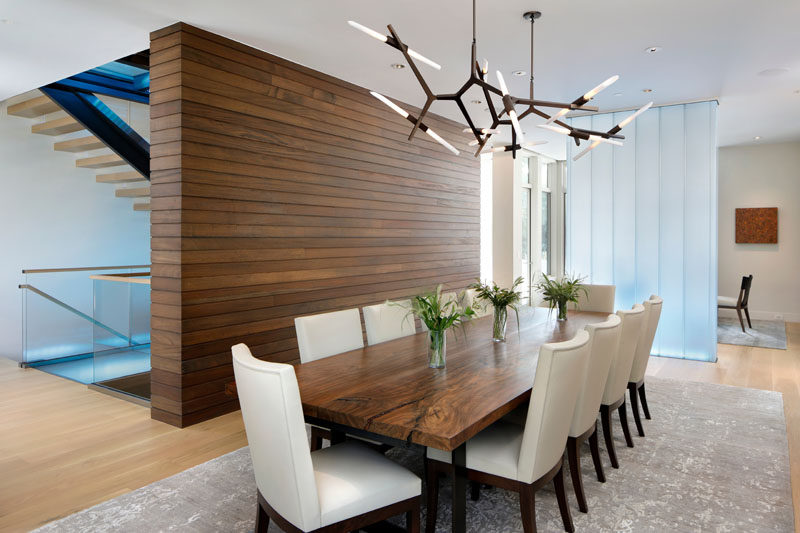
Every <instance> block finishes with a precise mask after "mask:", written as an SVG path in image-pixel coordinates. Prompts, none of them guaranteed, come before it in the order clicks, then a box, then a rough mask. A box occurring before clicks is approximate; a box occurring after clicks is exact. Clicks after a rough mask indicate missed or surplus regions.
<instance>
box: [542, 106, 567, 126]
mask: <svg viewBox="0 0 800 533" xmlns="http://www.w3.org/2000/svg"><path fill="white" fill-rule="evenodd" d="M567 113H569V109H567V108H566V107H565V108H564V109H562V110H561V111H559V112H558V113H556V114H555V115H553V116H552V117H550V118H548V119H547V122H545V124H552V123H553V122H555V121H556V120H558V119H560V118H561V117H563V116H564V115H566V114H567Z"/></svg>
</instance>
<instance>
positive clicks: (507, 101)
mask: <svg viewBox="0 0 800 533" xmlns="http://www.w3.org/2000/svg"><path fill="white" fill-rule="evenodd" d="M541 16H542V14H541V13H540V12H539V11H528V12H526V13H524V14H523V17H524V18H525V19H526V20H529V21H530V23H531V65H530V81H529V85H530V90H529V95H528V98H517V97H515V96H512V95H511V94H509V92H508V87H507V86H506V82H505V80H504V79H503V75H502V74H501V73H500V71H499V70H498V71H497V72H496V75H497V82H498V84H499V88H498V87H495V86H494V85H492V84H490V83H489V82H488V81H487V75H488V73H489V64H488V61H487V60H485V59H484V61H483V65H479V64H478V60H477V41H476V38H475V29H476V15H475V0H472V58H471V61H470V73H469V78H467V81H466V82H465V83H464V84H463V85H462V86H461V88H460V89H458V91H456V92H454V93H442V94H435V93H434V92H433V91H431V89H430V87H429V86H428V84H427V83H426V82H425V78H423V77H422V74H421V73H420V71H419V69H418V68H417V65H416V63H415V62H414V60H415V59H416V60H417V61H420V62H422V63H425V64H426V65H428V66H430V67H432V68H435V69H437V70H440V69H441V68H442V67H441V66H440V65H439V64H438V63H436V62H435V61H432V60H431V59H428V58H427V57H425V56H423V55H422V54H420V53H419V52H417V51H415V50H413V49H411V48H409V47H408V45H406V44H405V43H404V42H403V41H402V40H401V39H400V37H399V36H398V35H397V32H396V31H395V29H394V28H393V27H392V25H391V24H389V25H388V26H387V28H388V29H389V35H384V34H383V33H380V32H377V31H375V30H372V29H370V28H367V27H366V26H363V25H361V24H359V23H358V22H354V21H352V20H350V21H348V24H350V26H352V27H353V28H355V29H357V30H359V31H362V32H364V33H366V34H367V35H369V36H370V37H374V38H375V39H377V40H379V41H381V42H384V43H386V44H388V45H389V46H391V47H393V48H396V49H397V50H399V51H400V52H401V53H402V54H403V57H404V58H405V60H406V62H407V63H408V66H409V67H410V68H411V71H412V72H413V73H414V76H415V77H416V78H417V81H418V82H419V84H420V86H421V87H422V90H423V91H424V92H425V96H426V99H425V104H424V105H423V106H422V110H421V111H420V114H419V116H418V117H415V116H413V115H411V114H410V113H408V112H407V111H405V110H404V109H403V108H401V107H400V106H398V105H397V104H395V103H394V102H392V101H391V100H389V99H388V98H386V97H385V96H383V95H382V94H380V93H377V92H374V91H372V92H371V94H372V95H373V96H374V97H375V98H377V99H378V100H380V101H381V102H383V103H384V104H386V105H387V106H389V107H390V108H392V109H393V110H394V111H396V112H397V113H399V114H400V115H401V116H403V117H404V118H406V119H407V120H408V121H409V122H411V123H412V124H413V127H412V128H411V133H410V134H409V136H408V140H412V139H413V138H414V136H415V135H416V133H417V131H418V130H422V131H423V132H425V133H426V134H428V135H429V136H430V137H431V138H433V139H434V140H436V141H437V142H438V143H439V144H441V145H442V146H444V147H445V148H447V149H448V150H450V151H451V152H453V153H454V154H456V155H458V154H459V151H458V150H457V149H456V148H455V147H454V146H453V145H452V144H450V143H449V142H447V141H446V140H444V139H443V138H442V137H441V136H440V135H439V134H437V133H436V132H435V131H433V130H432V129H431V128H430V127H429V126H427V125H426V124H425V123H424V122H423V119H424V118H425V116H426V115H427V114H428V111H429V110H430V107H431V105H432V104H433V103H434V102H435V101H437V100H444V101H448V100H449V101H453V102H455V103H456V105H457V106H458V108H459V110H460V111H461V114H462V115H463V116H464V120H465V121H466V123H467V125H468V126H469V127H468V128H466V129H465V130H464V132H465V133H472V134H473V135H474V137H475V139H474V140H472V141H470V143H469V144H470V146H477V150H476V152H475V157H477V156H478V155H480V153H481V152H482V151H483V149H484V148H485V147H486V143H487V142H488V141H489V139H490V138H491V137H492V135H496V134H497V133H499V132H500V130H499V129H498V128H499V127H500V126H511V127H512V129H511V144H510V145H508V146H498V147H495V148H493V149H492V151H494V152H501V151H510V152H512V155H514V156H516V151H517V150H519V149H521V148H523V147H529V146H534V145H537V144H542V143H544V142H547V141H537V142H529V143H526V142H525V136H524V133H523V131H522V126H521V125H520V121H521V120H522V119H524V118H525V117H527V116H528V115H531V114H533V115H537V116H539V117H541V118H543V119H545V123H544V124H538V126H539V127H540V128H545V129H548V130H551V131H554V132H556V133H561V134H563V135H567V136H569V137H572V138H573V140H574V141H575V144H576V145H580V143H581V141H591V142H590V144H589V146H588V147H587V148H585V149H584V150H583V151H582V152H580V153H579V154H577V155H576V156H575V157H574V158H573V159H576V160H577V159H579V158H580V157H583V156H584V155H585V154H586V153H587V152H589V151H590V150H592V149H594V148H595V147H597V146H599V145H600V144H601V143H607V144H613V145H617V146H621V145H622V140H623V139H625V136H624V135H621V134H620V133H619V132H620V130H622V128H624V127H625V126H626V125H628V124H630V123H631V122H632V121H633V119H635V118H636V117H637V116H639V115H640V114H641V113H643V112H644V111H646V110H647V109H648V108H650V106H651V105H653V102H650V103H648V104H647V105H645V106H644V107H642V108H641V109H639V110H638V111H636V112H635V113H633V114H632V115H630V116H628V117H627V118H626V119H625V120H623V121H622V122H620V123H619V124H617V125H616V126H614V127H613V128H611V129H610V130H608V131H593V130H587V129H583V128H576V127H573V126H571V125H569V124H567V123H565V122H562V121H561V120H560V119H561V118H562V117H563V116H564V115H566V114H567V113H569V112H570V111H572V110H583V111H598V108H597V107H594V106H589V105H587V104H588V103H589V102H590V101H591V100H592V99H593V98H594V97H595V96H596V95H597V94H598V93H599V92H600V91H602V90H603V89H605V88H607V87H608V86H609V85H611V84H612V83H614V82H615V81H617V79H619V76H612V77H610V78H608V79H607V80H606V81H604V82H603V83H601V84H600V85H598V86H597V87H595V88H593V89H592V90H590V91H588V92H586V93H584V94H583V95H581V96H580V97H578V98H576V99H575V100H573V101H572V102H570V103H563V102H551V101H547V100H537V99H535V98H534V96H533V88H534V86H533V44H534V39H533V26H534V23H535V22H536V20H537V19H538V18H539V17H541ZM473 86H478V87H479V88H480V89H481V90H482V91H483V95H484V98H485V99H486V102H487V104H488V110H489V114H490V116H491V119H492V124H491V125H490V126H489V127H485V128H484V127H479V126H477V125H476V124H475V121H473V119H472V117H471V116H470V114H469V112H468V111H467V108H466V106H465V105H464V102H463V100H462V98H463V96H464V95H465V94H466V93H467V91H468V90H469V89H471V88H472V87H473ZM492 95H495V96H496V97H499V98H500V99H501V101H502V109H501V110H500V112H498V111H497V109H496V108H495V105H494V101H493V100H492ZM518 105H524V106H527V107H526V108H525V110H524V111H522V113H517V109H516V106H518ZM540 108H547V109H557V110H558V111H556V112H554V113H552V112H551V113H547V112H545V111H542V110H541V109H540Z"/></svg>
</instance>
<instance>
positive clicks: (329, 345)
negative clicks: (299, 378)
mask: <svg viewBox="0 0 800 533" xmlns="http://www.w3.org/2000/svg"><path fill="white" fill-rule="evenodd" d="M294 329H295V332H296V333H297V347H298V348H299V349H300V362H301V363H309V362H311V361H316V360H317V359H324V358H325V357H330V356H332V355H336V354H339V353H344V352H349V351H350V350H356V349H358V348H363V347H364V336H363V334H362V333H361V317H360V316H359V314H358V309H357V308H356V309H345V310H344V311H334V312H332V313H321V314H319V315H311V316H301V317H298V318H295V319H294ZM330 438H331V435H330V431H329V430H328V429H326V428H321V427H319V426H315V425H313V424H312V425H311V449H312V450H318V449H320V448H322V440H323V439H328V440H330Z"/></svg>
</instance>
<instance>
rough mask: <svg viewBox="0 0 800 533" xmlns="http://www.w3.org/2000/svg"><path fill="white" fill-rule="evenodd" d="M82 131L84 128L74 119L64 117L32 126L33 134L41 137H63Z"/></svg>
mask: <svg viewBox="0 0 800 533" xmlns="http://www.w3.org/2000/svg"><path fill="white" fill-rule="evenodd" d="M82 129H83V126H81V125H80V123H79V122H78V121H77V120H75V119H74V118H72V117H62V118H57V119H55V120H48V121H47V122H42V123H41V124H34V125H33V126H31V133H38V134H40V135H63V134H65V133H72V132H73V131H80V130H82Z"/></svg>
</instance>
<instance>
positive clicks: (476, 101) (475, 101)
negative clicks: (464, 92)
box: [470, 100, 489, 109]
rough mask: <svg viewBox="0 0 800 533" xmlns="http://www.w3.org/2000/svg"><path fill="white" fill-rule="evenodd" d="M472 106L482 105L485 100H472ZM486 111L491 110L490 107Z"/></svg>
mask: <svg viewBox="0 0 800 533" xmlns="http://www.w3.org/2000/svg"><path fill="white" fill-rule="evenodd" d="M470 103H471V104H482V103H483V100H470ZM486 109H489V108H488V107H487V108H486Z"/></svg>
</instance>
